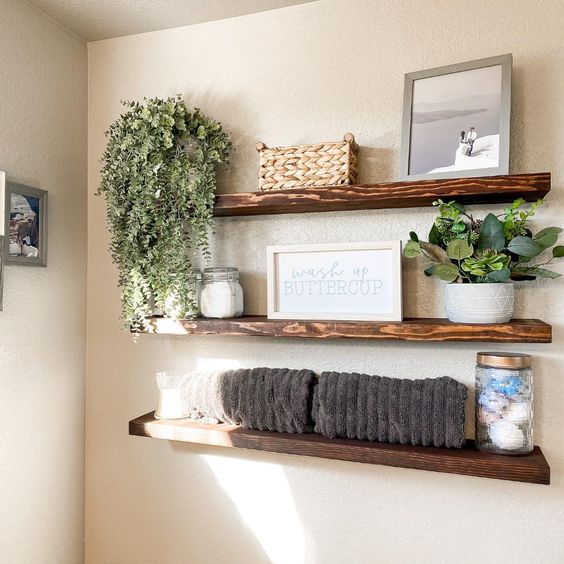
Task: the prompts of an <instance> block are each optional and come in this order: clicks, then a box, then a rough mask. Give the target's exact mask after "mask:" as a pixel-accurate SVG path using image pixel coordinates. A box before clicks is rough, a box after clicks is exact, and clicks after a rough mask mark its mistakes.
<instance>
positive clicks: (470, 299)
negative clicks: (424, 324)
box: [445, 282, 515, 323]
mask: <svg viewBox="0 0 564 564" xmlns="http://www.w3.org/2000/svg"><path fill="white" fill-rule="evenodd" d="M445 302H446V310H447V317H448V318H449V320H450V321H454V322H456V323H507V322H508V321H509V320H510V319H511V318H512V317H513V311H514V308H515V290H514V287H513V283H512V282H506V283H498V284H446V287H445Z"/></svg>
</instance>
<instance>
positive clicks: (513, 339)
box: [148, 316, 552, 343]
mask: <svg viewBox="0 0 564 564" xmlns="http://www.w3.org/2000/svg"><path fill="white" fill-rule="evenodd" d="M148 332H149V333H156V334H165V335H187V336H189V335H225V336H239V337H241V336H246V337H275V338H286V337H295V338H313V339H339V338H343V339H365V340H387V341H442V342H445V341H447V342H448V341H454V342H487V343H551V342H552V327H551V326H550V325H549V324H548V323H544V322H543V321H540V320H539V319H513V320H512V321H510V322H509V323H496V324H472V325H469V324H464V323H452V322H450V321H448V320H446V319H437V318H420V319H419V318H408V319H404V320H403V321H402V322H389V321H309V320H308V321H303V320H287V319H268V318H267V317H265V316H244V317H238V318H234V319H202V318H198V319H183V320H179V321H175V320H172V319H167V318H162V317H152V318H151V319H150V330H149V331H148Z"/></svg>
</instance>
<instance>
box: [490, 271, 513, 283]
mask: <svg viewBox="0 0 564 564" xmlns="http://www.w3.org/2000/svg"><path fill="white" fill-rule="evenodd" d="M510 276H511V270H509V268H502V269H501V270H494V271H493V272H490V273H488V275H487V276H486V280H487V281H488V282H507V281H508V280H509V278H510Z"/></svg>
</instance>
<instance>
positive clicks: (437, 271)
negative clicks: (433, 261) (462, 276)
mask: <svg viewBox="0 0 564 564" xmlns="http://www.w3.org/2000/svg"><path fill="white" fill-rule="evenodd" d="M433 274H434V275H435V276H437V277H438V278H440V279H441V280H444V281H445V282H454V281H455V280H456V279H457V278H458V276H459V273H458V268H457V267H456V265H455V264H452V262H451V263H449V264H437V265H436V266H435V267H434V268H433Z"/></svg>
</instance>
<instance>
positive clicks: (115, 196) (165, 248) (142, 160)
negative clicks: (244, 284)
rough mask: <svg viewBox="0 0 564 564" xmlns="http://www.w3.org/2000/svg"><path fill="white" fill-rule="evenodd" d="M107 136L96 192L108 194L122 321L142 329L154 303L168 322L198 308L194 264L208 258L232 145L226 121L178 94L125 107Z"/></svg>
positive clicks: (109, 223)
mask: <svg viewBox="0 0 564 564" xmlns="http://www.w3.org/2000/svg"><path fill="white" fill-rule="evenodd" d="M124 105H125V106H126V111H125V113H123V114H122V115H121V116H120V117H119V119H118V120H116V121H115V122H114V123H112V124H111V125H110V128H109V130H108V131H107V132H106V136H107V138H108V143H107V147H106V150H105V152H104V154H103V157H102V163H103V168H102V171H101V183H100V187H99V189H98V194H104V196H105V198H106V207H107V221H108V227H109V230H110V234H111V243H110V252H111V255H112V258H113V261H114V262H115V264H116V265H117V267H118V274H119V277H118V283H119V286H120V288H121V302H122V317H123V320H124V323H125V325H126V326H128V327H130V328H131V329H132V331H134V332H137V331H139V330H142V329H145V328H146V326H147V323H148V322H147V318H148V317H149V316H150V315H151V314H152V311H153V306H154V305H156V306H157V307H159V308H160V309H161V310H162V311H163V313H164V315H166V316H168V317H173V318H178V317H183V316H184V314H185V313H186V312H190V311H193V310H194V309H197V307H198V303H197V300H198V296H197V293H198V292H197V287H196V285H195V283H194V280H195V274H196V272H197V271H196V269H195V268H194V266H193V264H194V259H195V258H196V256H197V255H198V254H202V255H203V256H204V257H205V258H206V259H207V258H208V257H209V250H208V233H209V231H210V228H211V227H212V225H213V204H214V197H215V186H216V165H218V164H222V163H227V161H228V158H229V153H230V149H231V142H230V140H229V137H228V135H227V134H226V133H225V131H224V130H223V128H222V126H221V124H220V123H219V122H217V121H215V120H213V119H211V118H209V117H207V116H205V115H204V114H203V113H202V112H200V110H199V109H195V110H193V111H190V110H189V109H188V108H187V107H186V104H185V103H184V101H183V100H182V98H181V97H180V96H177V97H174V98H168V99H159V98H152V99H145V101H144V103H138V102H124Z"/></svg>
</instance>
